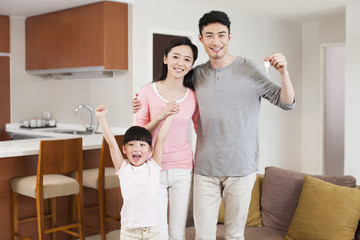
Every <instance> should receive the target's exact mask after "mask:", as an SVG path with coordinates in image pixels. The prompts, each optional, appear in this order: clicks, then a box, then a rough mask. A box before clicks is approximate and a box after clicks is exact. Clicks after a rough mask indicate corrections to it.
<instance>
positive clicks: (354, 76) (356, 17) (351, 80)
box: [345, 4, 360, 181]
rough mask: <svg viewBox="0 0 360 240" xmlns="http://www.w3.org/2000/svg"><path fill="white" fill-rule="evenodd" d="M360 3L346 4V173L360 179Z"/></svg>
mask: <svg viewBox="0 0 360 240" xmlns="http://www.w3.org/2000/svg"><path fill="white" fill-rule="evenodd" d="M359 13H360V4H351V5H348V6H346V77H345V94H346V95H345V174H349V175H353V176H355V177H356V178H357V180H358V181H359V180H360V160H359V159H360V147H359V133H360V124H359V123H360V98H359V90H360V81H359V76H360V67H359V65H360V60H359V55H360V47H359V43H360V28H359V22H360V14H359Z"/></svg>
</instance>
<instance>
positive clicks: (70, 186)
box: [11, 174, 80, 199]
mask: <svg viewBox="0 0 360 240" xmlns="http://www.w3.org/2000/svg"><path fill="white" fill-rule="evenodd" d="M43 186H44V199H48V198H53V197H59V196H68V195H73V194H78V193H79V191H80V187H79V183H78V182H77V181H76V180H75V179H74V178H71V177H67V176H64V175H60V174H47V175H44V177H43ZM11 190H12V191H13V192H15V193H19V194H21V195H25V196H28V197H32V198H36V175H33V176H26V177H18V178H14V179H12V180H11Z"/></svg>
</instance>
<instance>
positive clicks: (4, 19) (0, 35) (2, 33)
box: [0, 16, 10, 53]
mask: <svg viewBox="0 0 360 240" xmlns="http://www.w3.org/2000/svg"><path fill="white" fill-rule="evenodd" d="M9 52H10V18H9V16H0V53H9Z"/></svg>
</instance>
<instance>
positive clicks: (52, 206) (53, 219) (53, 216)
mask: <svg viewBox="0 0 360 240" xmlns="http://www.w3.org/2000/svg"><path fill="white" fill-rule="evenodd" d="M50 211H51V228H55V227H56V216H57V213H56V198H52V199H50ZM51 235H52V236H51V239H52V240H56V232H53V233H52V234H51Z"/></svg>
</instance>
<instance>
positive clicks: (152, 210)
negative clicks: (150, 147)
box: [116, 158, 161, 228]
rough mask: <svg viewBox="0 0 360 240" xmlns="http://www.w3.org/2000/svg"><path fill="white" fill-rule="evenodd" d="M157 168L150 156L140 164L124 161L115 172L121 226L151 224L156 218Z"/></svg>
mask: <svg viewBox="0 0 360 240" xmlns="http://www.w3.org/2000/svg"><path fill="white" fill-rule="evenodd" d="M160 170H161V167H160V166H159V165H158V164H157V163H156V161H155V160H154V159H153V158H150V159H149V160H147V161H146V162H145V163H144V164H143V165H141V166H133V165H131V164H130V163H129V162H128V161H126V160H124V161H123V164H122V165H121V167H120V169H119V171H117V172H116V175H118V177H119V179H120V187H121V193H122V196H123V200H124V202H123V206H122V209H121V225H122V226H125V227H127V228H140V227H151V226H155V225H158V224H159V219H160V176H159V175H160Z"/></svg>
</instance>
